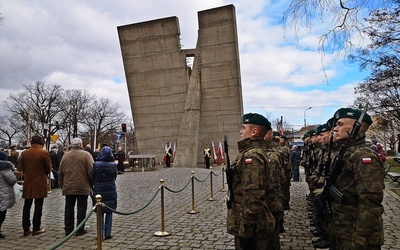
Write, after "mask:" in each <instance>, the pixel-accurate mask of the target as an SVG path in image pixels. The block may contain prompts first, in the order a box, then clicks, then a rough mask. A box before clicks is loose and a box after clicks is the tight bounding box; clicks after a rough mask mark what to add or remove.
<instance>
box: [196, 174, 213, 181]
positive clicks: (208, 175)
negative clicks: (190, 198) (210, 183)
mask: <svg viewBox="0 0 400 250" xmlns="http://www.w3.org/2000/svg"><path fill="white" fill-rule="evenodd" d="M209 177H210V175H207V177H206V178H205V179H204V180H199V179H197V178H196V177H194V179H195V180H196V181H198V182H205V181H206V180H207V179H208V178H209Z"/></svg>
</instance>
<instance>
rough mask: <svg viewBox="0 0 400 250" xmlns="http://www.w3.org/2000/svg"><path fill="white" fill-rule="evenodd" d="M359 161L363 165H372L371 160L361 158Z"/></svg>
mask: <svg viewBox="0 0 400 250" xmlns="http://www.w3.org/2000/svg"><path fill="white" fill-rule="evenodd" d="M361 161H362V163H363V164H371V163H372V159H371V158H362V159H361Z"/></svg>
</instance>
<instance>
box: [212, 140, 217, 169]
mask: <svg viewBox="0 0 400 250" xmlns="http://www.w3.org/2000/svg"><path fill="white" fill-rule="evenodd" d="M211 146H212V149H213V155H214V163H215V164H218V156H217V154H216V153H215V146H214V141H212V142H211Z"/></svg>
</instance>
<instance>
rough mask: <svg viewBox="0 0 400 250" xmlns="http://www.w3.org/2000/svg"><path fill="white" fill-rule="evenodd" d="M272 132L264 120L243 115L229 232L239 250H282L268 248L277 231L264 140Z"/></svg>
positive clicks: (234, 166) (267, 122)
mask: <svg viewBox="0 0 400 250" xmlns="http://www.w3.org/2000/svg"><path fill="white" fill-rule="evenodd" d="M269 130H271V123H270V122H269V121H268V120H267V119H266V118H265V117H264V116H262V115H259V114H254V113H249V114H245V115H243V117H242V129H241V130H240V135H241V138H242V140H241V141H239V142H238V149H239V154H238V156H237V157H236V159H235V161H234V163H233V164H232V168H233V178H232V179H233V180H232V182H233V183H232V187H233V190H232V191H233V201H232V203H231V204H232V205H231V207H230V209H228V215H227V231H228V233H229V234H232V235H234V236H235V249H279V248H272V247H270V246H269V245H268V244H269V239H270V237H271V235H272V234H274V233H275V230H276V225H275V219H274V217H273V215H272V213H271V211H270V209H269V207H268V203H267V199H266V190H267V188H268V187H269V186H270V183H269V182H270V180H271V177H272V174H271V171H270V170H269V166H268V162H269V160H268V158H267V157H266V154H265V143H264V140H263V139H264V136H265V134H266V133H267V131H269ZM228 208H229V207H228ZM278 241H279V237H278Z"/></svg>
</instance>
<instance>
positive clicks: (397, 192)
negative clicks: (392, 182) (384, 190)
mask: <svg viewBox="0 0 400 250" xmlns="http://www.w3.org/2000/svg"><path fill="white" fill-rule="evenodd" d="M389 190H390V191H392V192H393V193H395V194H397V196H400V189H389Z"/></svg>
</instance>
